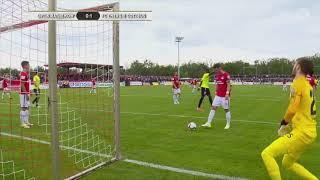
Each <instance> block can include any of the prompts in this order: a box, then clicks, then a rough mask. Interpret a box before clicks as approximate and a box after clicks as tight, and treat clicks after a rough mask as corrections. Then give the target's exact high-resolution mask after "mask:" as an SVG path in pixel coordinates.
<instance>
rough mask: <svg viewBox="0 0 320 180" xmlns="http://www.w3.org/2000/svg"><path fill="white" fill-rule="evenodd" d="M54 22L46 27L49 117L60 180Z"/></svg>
mask: <svg viewBox="0 0 320 180" xmlns="http://www.w3.org/2000/svg"><path fill="white" fill-rule="evenodd" d="M56 7H57V3H56V0H49V4H48V11H51V12H55V11H56ZM56 31H57V29H56V21H49V25H48V34H49V39H48V59H49V112H50V117H51V126H52V127H51V151H52V173H53V178H54V179H55V180H60V179H61V177H60V156H59V130H58V129H59V127H58V121H59V117H58V108H57V54H56V40H57V39H56Z"/></svg>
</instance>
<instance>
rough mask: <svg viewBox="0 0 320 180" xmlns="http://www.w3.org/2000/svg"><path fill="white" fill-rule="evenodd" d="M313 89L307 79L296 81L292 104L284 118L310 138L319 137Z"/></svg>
mask: <svg viewBox="0 0 320 180" xmlns="http://www.w3.org/2000/svg"><path fill="white" fill-rule="evenodd" d="M314 96H315V95H314V92H313V88H312V86H311V85H310V82H309V81H308V80H307V79H306V77H303V76H301V77H298V78H296V79H294V81H293V84H292V85H291V90H290V104H289V107H288V110H287V113H286V115H285V117H284V119H286V120H291V122H292V128H293V129H294V130H298V131H300V132H303V133H304V134H306V135H308V136H310V137H312V138H313V137H316V136H317V122H316V109H317V108H316V102H315V97H314Z"/></svg>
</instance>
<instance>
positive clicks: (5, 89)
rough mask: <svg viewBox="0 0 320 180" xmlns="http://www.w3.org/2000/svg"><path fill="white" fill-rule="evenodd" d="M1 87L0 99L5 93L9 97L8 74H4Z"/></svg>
mask: <svg viewBox="0 0 320 180" xmlns="http://www.w3.org/2000/svg"><path fill="white" fill-rule="evenodd" d="M2 88H3V91H2V97H1V99H2V100H3V99H4V95H7V96H8V97H9V98H10V99H11V97H10V90H9V78H8V76H4V79H3V80H2Z"/></svg>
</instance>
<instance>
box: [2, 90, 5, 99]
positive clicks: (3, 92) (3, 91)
mask: <svg viewBox="0 0 320 180" xmlns="http://www.w3.org/2000/svg"><path fill="white" fill-rule="evenodd" d="M4 94H5V90H4V89H3V90H2V95H1V99H2V100H3V99H4Z"/></svg>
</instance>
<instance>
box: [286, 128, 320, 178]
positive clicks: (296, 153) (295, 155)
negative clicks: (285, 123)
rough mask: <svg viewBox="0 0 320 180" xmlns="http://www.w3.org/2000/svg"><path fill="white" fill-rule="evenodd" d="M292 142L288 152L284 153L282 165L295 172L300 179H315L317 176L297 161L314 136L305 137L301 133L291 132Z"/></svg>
mask: <svg viewBox="0 0 320 180" xmlns="http://www.w3.org/2000/svg"><path fill="white" fill-rule="evenodd" d="M291 136H292V138H293V139H294V142H293V143H291V145H290V147H289V150H288V154H285V155H284V157H283V160H282V166H283V167H284V168H285V169H287V170H289V171H291V172H293V173H295V174H297V175H298V176H299V177H301V179H310V180H317V177H316V176H315V175H313V174H312V173H311V172H309V171H308V170H307V169H306V168H304V167H303V166H302V165H301V164H299V163H297V160H298V159H299V158H300V156H301V154H302V153H303V152H304V151H305V150H306V149H307V148H308V147H309V146H310V145H311V144H312V143H313V142H314V140H315V138H310V137H308V138H306V137H305V136H303V134H301V133H295V132H292V133H291Z"/></svg>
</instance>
